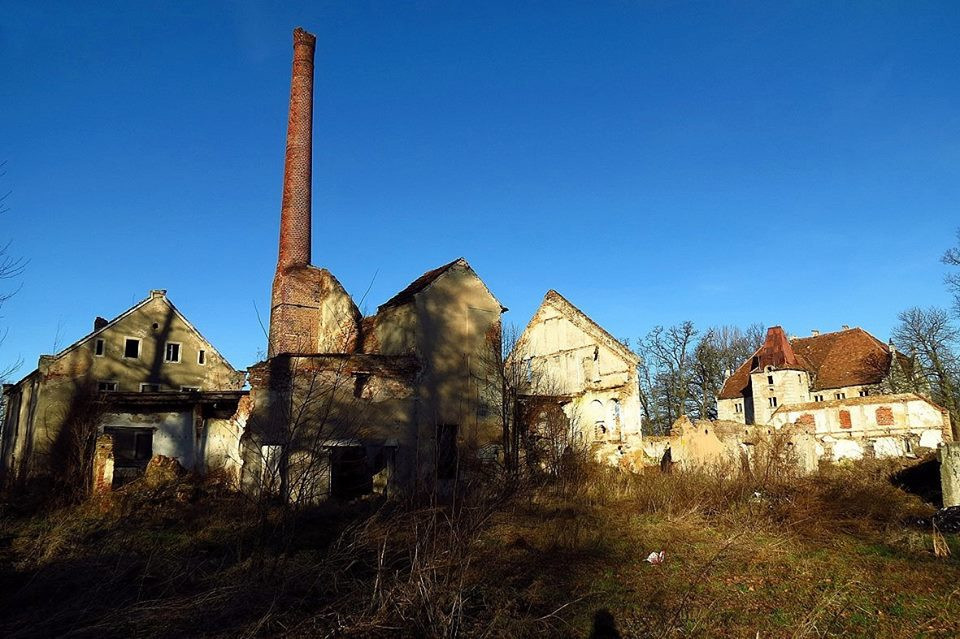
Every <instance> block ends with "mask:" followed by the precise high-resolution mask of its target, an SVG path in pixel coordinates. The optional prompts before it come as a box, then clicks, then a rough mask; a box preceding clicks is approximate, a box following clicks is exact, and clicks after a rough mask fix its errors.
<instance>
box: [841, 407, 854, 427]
mask: <svg viewBox="0 0 960 639" xmlns="http://www.w3.org/2000/svg"><path fill="white" fill-rule="evenodd" d="M840 428H853V424H852V423H851V421H850V411H848V410H841V411H840Z"/></svg>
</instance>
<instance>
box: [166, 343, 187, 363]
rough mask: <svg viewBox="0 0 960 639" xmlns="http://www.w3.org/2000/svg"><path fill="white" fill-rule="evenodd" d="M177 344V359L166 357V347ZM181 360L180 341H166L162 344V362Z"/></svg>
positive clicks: (181, 349)
mask: <svg viewBox="0 0 960 639" xmlns="http://www.w3.org/2000/svg"><path fill="white" fill-rule="evenodd" d="M173 344H176V345H177V359H167V354H168V350H167V349H168V348H169V347H170V346H171V345H173ZM182 361H183V344H182V343H181V342H166V343H164V345H163V363H164V364H179V363H180V362H182Z"/></svg>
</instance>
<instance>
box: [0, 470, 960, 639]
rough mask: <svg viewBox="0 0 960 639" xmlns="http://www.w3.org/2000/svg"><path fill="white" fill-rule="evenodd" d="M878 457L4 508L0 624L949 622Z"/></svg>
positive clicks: (37, 631)
mask: <svg viewBox="0 0 960 639" xmlns="http://www.w3.org/2000/svg"><path fill="white" fill-rule="evenodd" d="M892 471H893V468H892V467H891V466H889V465H886V464H881V463H877V462H874V463H863V464H857V465H850V466H842V467H830V468H825V469H824V470H823V471H821V472H820V473H819V474H817V475H814V476H811V477H798V476H796V475H795V474H793V473H791V472H788V471H786V470H784V469H776V468H771V469H770V472H764V473H754V474H751V473H743V472H739V471H735V470H734V469H729V468H727V469H715V470H712V471H703V472H688V473H674V474H669V475H660V474H650V475H628V474H623V473H618V472H615V471H611V470H609V469H603V468H597V467H583V466H578V468H577V471H576V472H577V473H578V478H577V480H576V481H572V480H570V479H569V478H567V480H565V481H553V482H547V483H544V484H541V485H536V486H534V485H532V484H531V485H530V486H529V487H527V488H524V489H521V490H518V491H515V492H512V493H511V494H510V495H509V496H505V495H504V493H503V492H502V491H500V490H498V489H496V486H497V484H496V482H491V481H490V478H486V479H485V480H484V482H482V485H480V486H474V487H465V489H464V491H463V492H461V493H460V494H459V495H458V496H457V499H456V500H455V505H453V504H451V503H436V502H431V501H429V500H428V501H426V502H417V503H414V502H410V503H377V502H360V503H356V504H352V505H348V506H338V505H335V504H329V505H327V506H325V507H323V508H318V509H315V510H313V511H305V512H299V513H291V512H289V511H285V510H283V509H279V508H276V507H270V508H268V509H267V510H266V511H262V510H260V509H258V508H259V507H258V508H254V507H252V505H251V504H249V503H248V502H245V501H244V500H243V499H241V498H239V497H236V496H233V495H231V494H230V493H228V492H226V491H224V490H223V489H222V488H220V487H218V486H217V485H215V484H211V483H205V482H198V481H195V480H190V479H184V480H182V481H181V482H179V484H177V485H170V486H164V487H159V488H154V489H149V490H147V489H144V490H140V491H137V490H133V491H130V492H129V493H127V494H123V495H120V496H118V497H116V498H115V499H114V500H113V502H112V503H110V504H107V505H104V504H94V503H88V504H84V505H81V506H74V507H66V508H59V509H54V510H51V511H47V512H42V513H34V514H27V515H24V514H20V515H15V514H13V513H12V512H8V514H6V515H5V516H4V518H3V519H2V520H0V543H2V545H0V591H2V592H3V593H5V596H4V597H3V598H2V599H0V635H3V636H9V637H44V636H78V637H87V636H89V637H93V636H97V637H111V636H131V635H132V636H143V637H152V636H161V635H162V636H168V635H171V634H183V635H189V636H207V637H236V636H289V637H328V636H342V637H368V636H410V637H527V636H529V637H535V636H570V637H582V636H587V635H588V634H589V633H590V632H591V631H596V632H598V633H602V631H604V629H606V630H607V631H609V630H610V629H611V628H615V629H616V632H618V633H619V635H620V636H622V637H674V636H677V637H679V636H684V637H686V636H729V637H741V636H751V637H753V636H756V633H758V632H759V633H760V636H763V637H780V636H784V637H787V636H794V637H826V636H841V635H858V634H859V635H862V636H878V637H905V636H916V635H917V634H932V635H937V634H939V635H940V636H956V635H957V634H958V633H960V626H958V621H957V620H958V619H960V601H958V599H960V597H958V595H957V594H956V592H955V589H956V588H957V583H960V581H958V580H960V562H958V561H957V558H956V555H957V552H956V551H957V545H958V544H957V538H956V536H950V535H946V536H943V537H942V538H941V541H942V544H943V545H945V546H946V547H947V548H950V546H951V545H952V547H953V549H954V553H953V556H951V557H946V558H944V557H938V556H937V555H936V554H935V552H934V546H933V542H934V537H933V535H932V529H930V528H929V527H928V526H927V524H926V521H927V519H926V518H928V517H929V515H930V514H931V513H932V508H931V507H930V506H927V505H925V504H923V503H922V502H920V501H919V500H918V499H917V498H915V497H913V496H912V495H909V494H907V493H904V492H903V491H901V490H899V489H897V488H895V487H894V486H892V485H891V484H890V482H889V481H888V477H889V475H890V473H891V472H892ZM264 513H265V514H264ZM261 514H264V516H263V517H262V518H260V516H261ZM943 545H941V546H940V549H941V550H940V554H941V555H942V554H943V550H942V549H943ZM652 550H664V551H665V552H666V557H667V560H666V562H665V563H664V564H662V565H659V566H653V565H650V564H647V563H646V562H644V561H643V558H644V557H645V556H646V554H647V553H649V552H650V551H652ZM596 636H604V635H602V634H597V635H596ZM606 636H611V635H609V634H608V635H606Z"/></svg>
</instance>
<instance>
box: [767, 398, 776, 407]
mask: <svg viewBox="0 0 960 639" xmlns="http://www.w3.org/2000/svg"><path fill="white" fill-rule="evenodd" d="M767 403H768V404H770V408H776V407H777V398H776V397H768V398H767Z"/></svg>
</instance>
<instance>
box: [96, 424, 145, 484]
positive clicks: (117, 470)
mask: <svg viewBox="0 0 960 639" xmlns="http://www.w3.org/2000/svg"><path fill="white" fill-rule="evenodd" d="M103 432H104V433H106V434H108V435H111V436H112V437H113V485H114V487H116V486H122V485H123V484H126V483H128V482H130V481H133V480H134V479H136V478H138V477H140V476H142V475H143V472H144V471H145V470H146V468H147V464H148V463H149V462H150V458H151V457H153V430H152V429H149V428H105V429H104V431H103Z"/></svg>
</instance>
